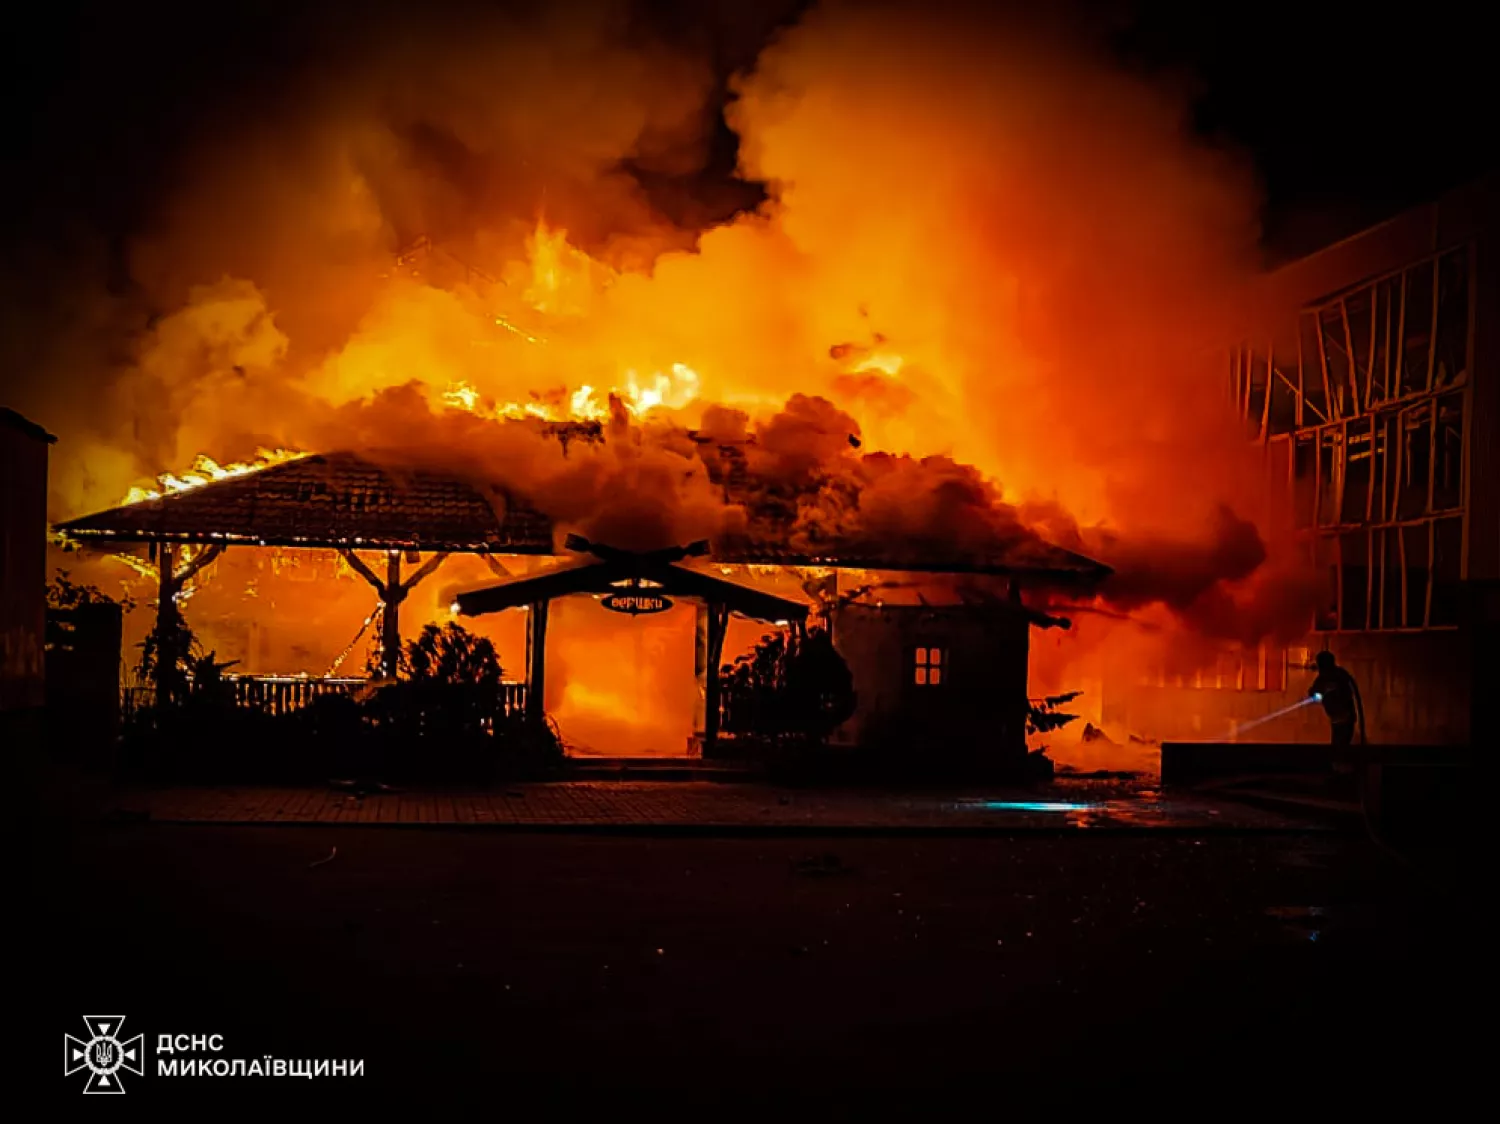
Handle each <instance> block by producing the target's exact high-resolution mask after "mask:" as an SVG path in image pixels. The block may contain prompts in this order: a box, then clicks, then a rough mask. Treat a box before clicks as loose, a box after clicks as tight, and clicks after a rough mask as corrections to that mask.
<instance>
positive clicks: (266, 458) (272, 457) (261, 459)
mask: <svg viewBox="0 0 1500 1124" xmlns="http://www.w3.org/2000/svg"><path fill="white" fill-rule="evenodd" d="M307 455H308V454H307V453H304V452H298V451H295V450H292V449H257V450H256V451H255V459H254V460H251V461H236V462H234V463H232V464H220V463H219V462H218V461H216V460H214V459H213V458H212V457H210V456H209V455H208V454H206V453H199V454H198V455H197V456H196V457H194V458H193V467H192V468H191V469H190V470H189V471H187V472H184V473H183V474H182V475H180V476H179V475H177V474H175V473H171V472H163V473H162V474H161V475H159V476H158V477H157V478H156V482H157V485H158V486H157V487H156V488H142V487H139V486H137V487H134V488H131V489H130V491H129V493H127V495H126V496H125V499H124V500H122V501H121V502H122V503H125V504H133V503H143V502H145V501H147V500H159V499H161V498H162V496H165V495H171V494H173V493H174V492H186V491H190V490H191V489H193V488H201V487H202V486H203V485H205V484H212V483H213V482H214V481H216V480H229V479H232V478H233V477H236V476H249V475H250V474H251V473H254V472H260V471H261V470H262V469H267V468H271V467H272V466H274V465H278V464H285V463H287V462H288V461H294V460H298V459H300V458H302V457H305V456H307Z"/></svg>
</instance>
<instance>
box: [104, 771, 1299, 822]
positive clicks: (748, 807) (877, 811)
mask: <svg viewBox="0 0 1500 1124" xmlns="http://www.w3.org/2000/svg"><path fill="white" fill-rule="evenodd" d="M103 814H104V816H105V818H110V819H116V820H143V821H150V822H154V823H182V824H224V825H251V824H255V825H304V826H313V825H316V826H329V825H338V826H347V825H368V826H391V827H397V826H401V827H413V826H426V827H452V828H460V827H461V828H471V829H472V828H508V829H513V830H550V831H567V830H580V831H583V830H587V831H618V832H643V833H652V832H673V831H690V832H702V833H713V832H727V833H735V832H769V833H775V832H790V833H797V832H835V833H836V832H899V833H934V834H942V833H988V832H997V833H1003V832H1011V831H1064V832H1067V831H1092V832H1119V831H1157V832H1189V833H1194V834H1199V833H1203V832H1220V831H1228V832H1236V831H1238V832H1316V831H1319V830H1323V829H1324V825H1322V824H1321V823H1320V821H1319V820H1317V819H1316V818H1315V817H1311V816H1297V815H1293V814H1289V813H1286V812H1281V811H1271V810H1266V809H1263V808H1258V807H1252V806H1248V805H1244V804H1238V803H1235V802H1234V801H1231V800H1226V799H1216V798H1213V797H1206V796H1195V795H1188V794H1177V793H1171V794H1168V793H1163V792H1162V791H1160V790H1159V789H1158V788H1156V787H1154V786H1153V785H1151V784H1150V783H1146V782H1132V781H1119V780H1108V781H1101V780H1059V781H1057V782H1055V783H1053V784H1050V785H1046V786H1042V787H1039V788H1037V789H1033V790H1013V791H1012V790H999V789H992V790H977V791H976V790H972V789H968V790H963V791H951V792H944V791H926V792H916V793H913V792H909V791H904V792H899V793H897V792H882V791H872V790H858V791H825V790H807V789H797V788H778V787H774V786H770V785H764V784H751V783H732V784H729V783H716V782H696V781H675V782H664V781H658V782H650V781H641V782H636V781H596V782H592V781H567V782H557V783H551V784H524V785H512V786H509V787H506V788H502V789H492V790H488V791H417V792H405V791H376V792H370V793H363V792H353V791H349V790H347V789H345V788H340V787H332V786H330V787H324V788H248V787H202V788H187V787H179V788H164V789H142V790H136V791H126V792H120V793H114V794H112V795H111V797H110V799H109V800H108V801H107V802H106V804H105V806H104V813H103Z"/></svg>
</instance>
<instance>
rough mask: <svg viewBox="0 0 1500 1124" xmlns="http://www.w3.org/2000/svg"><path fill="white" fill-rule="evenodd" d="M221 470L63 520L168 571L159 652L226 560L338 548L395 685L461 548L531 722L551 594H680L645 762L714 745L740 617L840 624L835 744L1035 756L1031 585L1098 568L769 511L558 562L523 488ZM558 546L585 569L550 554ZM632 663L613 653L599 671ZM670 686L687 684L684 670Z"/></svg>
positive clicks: (320, 467) (289, 680)
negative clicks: (655, 543)
mask: <svg viewBox="0 0 1500 1124" xmlns="http://www.w3.org/2000/svg"><path fill="white" fill-rule="evenodd" d="M578 432H579V431H577V430H574V429H568V428H565V429H563V430H560V431H559V430H557V429H551V430H550V431H549V434H548V438H549V439H556V440H559V441H562V440H565V439H568V438H571V437H574V436H576V435H577V433H578ZM582 432H583V435H584V436H585V438H586V439H587V440H588V441H589V443H591V444H598V443H599V442H601V441H602V435H601V433H600V432H599V431H598V430H592V431H591V430H588V429H584V430H583V431H582ZM700 444H705V443H703V442H700ZM751 451H752V452H753V449H752V450H751ZM745 452H746V450H745V448H744V447H743V446H734V445H722V444H715V445H713V446H712V454H713V455H712V456H710V458H709V459H710V462H711V467H710V469H709V476H710V478H711V480H712V481H713V482H714V484H715V485H716V486H718V487H720V488H722V489H723V490H724V493H725V497H726V500H728V499H730V498H732V497H735V496H739V497H740V498H745V497H746V496H748V495H749V494H750V493H752V492H753V491H754V490H755V488H756V487H757V484H756V481H755V478H754V475H753V474H752V473H748V472H747V471H746V470H745V466H744V460H745ZM563 455H566V454H563ZM221 477H222V478H220V479H217V480H205V481H203V482H201V483H196V484H194V485H193V486H188V487H182V488H180V489H179V490H177V491H175V492H170V493H169V494H166V495H155V496H145V497H140V498H138V500H137V502H134V503H129V504H126V505H123V506H120V507H117V508H113V509H110V510H107V511H104V512H100V513H97V514H95V515H91V516H87V517H84V518H81V519H75V520H71V521H69V522H66V523H64V524H61V525H60V526H59V527H58V531H59V532H60V533H61V534H63V535H64V536H66V537H68V538H70V539H72V540H75V541H77V542H80V543H84V544H88V545H90V546H92V547H98V548H107V549H109V550H114V551H119V550H124V549H137V550H140V549H144V551H145V554H146V561H147V563H148V564H149V565H151V566H153V567H154V568H155V570H156V572H157V573H158V574H159V575H160V577H159V579H158V595H157V617H156V623H155V626H154V628H155V636H156V638H157V640H156V642H157V644H158V649H157V650H158V651H161V650H163V649H162V648H161V645H164V644H165V643H167V642H169V639H170V636H171V635H172V625H173V623H174V622H175V621H176V620H177V619H178V618H179V615H180V613H181V612H182V608H181V602H182V600H183V594H184V591H185V590H186V589H187V588H188V586H189V584H190V583H191V582H192V581H193V580H194V579H196V578H197V577H198V576H199V575H200V574H202V573H204V572H205V571H206V569H207V568H208V567H211V566H213V565H214V564H215V563H216V562H217V560H218V559H219V558H220V557H221V556H222V555H224V554H225V553H226V552H230V551H232V552H235V553H239V552H241V551H245V550H260V549H267V550H279V551H283V552H296V551H309V552H317V551H325V552H326V551H334V552H337V554H338V555H339V557H341V558H342V559H343V560H344V561H345V562H346V563H347V565H348V566H349V568H350V569H352V571H353V572H354V573H355V574H357V575H358V576H359V577H361V578H362V579H363V580H364V581H365V582H367V583H368V585H369V586H370V587H371V588H372V589H373V591H374V592H375V594H376V597H377V599H378V608H377V611H375V612H372V613H371V616H370V618H369V619H367V622H366V624H367V625H368V624H369V623H370V622H371V621H376V620H378V623H377V624H376V628H375V635H376V637H377V638H378V640H377V651H378V653H379V661H378V671H377V674H378V675H379V676H382V677H386V678H393V677H394V676H395V675H396V670H397V655H398V651H399V645H400V638H401V621H400V614H401V606H402V604H403V603H404V602H405V601H407V599H408V597H409V596H410V595H411V593H412V592H413V590H414V589H415V588H416V587H417V586H418V585H419V584H420V583H422V582H423V581H424V580H426V579H428V578H430V577H431V576H432V575H433V574H435V573H436V572H437V571H438V570H439V568H440V567H442V566H443V565H444V564H445V562H447V561H448V560H449V559H450V558H452V557H454V556H465V555H466V556H472V557H476V558H478V559H480V560H482V562H483V564H484V565H485V566H486V567H488V568H489V569H491V570H492V571H493V572H494V573H495V574H496V575H497V576H501V577H504V579H505V580H503V581H501V582H500V583H498V584H495V585H491V586H489V587H486V588H481V589H469V590H467V591H463V592H460V593H458V594H457V596H456V598H455V600H454V602H453V604H452V606H451V607H452V610H453V611H454V612H455V613H457V614H458V615H460V616H463V617H478V616H484V615H487V614H491V613H497V612H501V611H504V610H512V609H514V610H519V611H521V612H523V613H524V616H525V621H526V625H525V647H524V651H525V655H524V667H525V677H524V679H523V680H520V681H517V682H516V683H515V684H514V687H513V695H514V699H515V705H516V706H518V707H524V708H525V709H526V710H527V712H528V713H531V714H532V715H534V716H541V715H542V714H544V713H546V712H547V711H548V709H549V706H550V705H551V703H552V700H553V699H555V698H557V695H556V693H555V692H551V691H549V687H548V676H547V668H548V659H547V652H548V631H549V618H550V617H551V613H550V608H551V606H552V604H553V602H554V601H555V600H557V599H559V598H565V597H570V596H574V597H577V596H591V597H593V598H594V599H595V600H597V601H598V602H599V607H600V609H601V610H605V611H607V610H613V611H615V612H617V613H622V614H624V615H627V616H629V617H631V618H632V619H634V618H636V617H645V616H651V615H654V614H656V613H660V612H664V611H666V610H668V609H670V608H671V607H672V605H673V599H674V598H676V599H686V600H690V601H693V602H695V603H696V610H695V612H696V626H695V628H694V630H693V636H694V643H695V652H694V660H693V666H692V669H691V672H692V675H693V678H694V682H695V687H694V690H695V693H696V699H697V704H696V706H695V708H694V714H693V733H692V737H691V738H690V739H686V740H685V743H684V744H682V745H678V746H655V747H653V748H654V750H655V751H656V752H668V753H671V752H678V753H681V752H707V753H712V752H714V749H715V746H716V743H717V740H718V734H719V731H720V726H721V718H722V712H721V701H720V698H719V684H720V674H719V673H720V668H721V665H722V664H723V662H724V659H725V657H726V655H733V654H734V653H733V646H732V645H731V647H730V648H729V649H726V638H727V637H728V636H729V631H730V629H729V625H730V620H731V617H732V616H737V617H738V618H740V619H741V620H743V621H746V622H751V623H752V625H753V626H755V627H756V628H759V629H760V631H762V632H764V631H765V629H766V628H773V629H774V628H790V629H794V630H797V631H798V632H801V630H802V629H803V628H804V627H805V624H806V622H807V621H808V620H809V618H813V619H815V620H817V621H819V622H820V623H821V624H822V625H823V627H825V628H828V629H830V630H831V632H832V635H833V637H834V642H835V644H836V646H837V648H838V650H839V651H840V652H841V653H842V654H843V655H844V657H845V659H846V661H847V662H848V664H849V666H850V668H851V669H852V672H853V677H854V689H855V692H856V697H857V699H858V704H857V707H856V710H855V713H854V715H853V717H852V718H851V720H850V721H849V722H848V723H846V724H845V726H844V727H843V728H842V729H841V730H840V731H839V734H838V737H839V740H842V741H844V742H847V743H850V744H863V743H867V742H869V741H871V740H872V739H874V738H875V737H877V736H881V737H886V738H897V739H900V740H901V741H902V742H903V743H904V744H906V745H908V746H909V747H910V748H911V749H912V750H913V751H920V750H922V749H923V748H931V747H935V746H941V745H943V744H949V745H951V744H954V743H965V744H967V745H969V746H971V747H974V748H977V749H979V750H981V751H982V752H986V753H992V754H993V755H994V756H995V757H997V758H999V759H1010V760H1015V759H1016V758H1018V757H1019V756H1021V755H1023V754H1024V752H1025V745H1026V742H1025V716H1026V709H1027V654H1028V645H1029V639H1028V635H1029V630H1030V629H1031V628H1032V627H1044V628H1052V627H1058V626H1062V627H1066V626H1067V624H1068V622H1067V621H1066V620H1065V619H1062V618H1058V617H1055V616H1051V615H1049V614H1047V613H1045V612H1041V611H1038V610H1035V609H1032V608H1029V607H1027V605H1026V604H1025V603H1024V600H1023V594H1024V591H1025V590H1026V589H1028V588H1030V589H1032V590H1051V589H1058V588H1067V589H1073V590H1075V591H1078V590H1082V591H1088V590H1091V589H1092V588H1093V587H1095V586H1096V585H1097V584H1098V583H1099V582H1100V581H1102V580H1103V579H1104V578H1105V577H1106V576H1107V575H1108V573H1109V571H1108V568H1107V567H1104V566H1102V565H1100V564H1099V563H1096V562H1094V561H1092V560H1091V559H1089V558H1086V557H1083V556H1081V555H1078V554H1076V553H1073V552H1070V551H1066V550H1062V549H1060V548H1057V547H1053V546H1050V545H1048V544H1046V543H1044V542H1041V541H1039V540H1036V539H1034V538H1029V537H1026V538H1019V539H1016V540H1014V541H1012V542H1010V543H1008V544H1006V546H1005V549H1003V550H991V551H990V552H988V553H974V552H968V553H965V552H963V551H962V550H959V549H957V548H955V547H949V548H948V550H947V553H946V554H944V553H942V552H941V551H939V552H938V553H934V552H933V550H932V549H931V548H930V547H924V548H921V549H916V548H914V546H913V544H911V543H906V544H902V543H900V542H894V543H885V544H883V545H882V544H878V543H872V542H869V541H865V542H860V541H857V540H821V541H820V542H819V545H818V546H817V547H816V548H813V547H812V546H811V545H810V544H808V543H806V542H804V543H803V544H802V545H801V546H800V547H798V546H794V545H791V544H792V543H793V542H794V538H793V537H792V536H789V535H788V534H786V533H784V529H783V530H782V531H780V532H778V530H777V528H778V527H779V526H780V525H779V524H778V523H777V522H776V519H775V514H774V512H773V513H771V514H770V515H767V514H765V513H764V511H763V510H762V511H761V514H760V517H759V518H755V519H751V520H749V521H747V522H746V523H745V524H744V526H743V527H742V528H741V529H740V531H739V532H738V533H737V534H734V535H728V536H725V537H724V538H722V539H721V540H720V541H718V542H716V543H713V544H712V545H711V544H710V543H709V542H708V541H706V540H705V541H702V542H699V543H696V544H694V545H692V546H691V547H677V548H672V547H669V548H664V549H656V550H648V551H632V550H624V549H618V548H614V547H611V546H609V545H607V544H599V543H591V542H588V541H587V540H585V539H582V538H580V537H578V536H576V535H572V536H569V538H568V539H567V541H566V542H565V543H563V544H562V547H563V550H561V551H559V550H558V549H557V547H558V545H559V544H558V542H557V533H556V528H555V526H554V523H553V520H552V519H551V518H550V516H549V515H548V514H545V513H544V512H542V511H541V510H539V509H538V507H537V506H536V505H535V504H534V503H533V501H532V499H531V498H529V497H527V496H525V495H524V494H523V493H522V492H521V491H520V490H519V489H517V488H514V487H510V486H505V485H500V484H495V483H488V482H481V481H478V480H476V479H475V478H473V477H471V476H467V475H465V474H463V473H462V472H459V471H456V470H449V471H446V472H445V471H438V470H435V469H433V468H430V467H427V468H416V467H412V466H410V465H398V464H395V463H392V461H391V460H390V459H382V458H375V459H371V458H370V457H369V456H367V455H358V454H353V453H335V454H328V455H315V456H304V457H297V458H293V459H289V460H286V461H285V462H284V463H279V464H273V465H270V466H268V467H263V468H260V469H259V470H258V471H254V472H247V473H231V472H223V473H222V474H221ZM763 507H764V505H762V508H763ZM568 553H571V554H573V555H575V556H580V555H589V554H591V555H593V558H592V560H589V561H583V562H579V561H578V560H577V558H576V557H575V559H574V560H572V561H561V562H559V561H558V559H557V557H556V556H557V555H559V554H564V555H565V554H568ZM538 561H540V562H541V565H536V563H537V562H538ZM403 565H405V566H407V567H409V569H407V570H405V571H403ZM515 571H521V572H520V573H516V572H515ZM361 632H363V629H362V630H361ZM356 639H358V637H356ZM629 658H630V657H629V655H628V654H625V653H616V654H614V655H613V657H612V659H611V661H610V662H620V661H622V660H624V661H628V660H629ZM174 666H175V660H168V661H165V662H164V661H161V660H158V663H157V665H156V667H157V671H158V677H157V682H156V684H155V685H154V686H155V688H156V690H157V691H158V692H161V691H164V690H170V689H171V685H170V684H169V683H168V682H167V679H166V676H167V675H168V674H169V673H170V669H171V668H172V667H174ZM287 670H290V669H287ZM680 674H681V676H682V677H683V678H684V679H686V677H687V676H688V675H689V668H688V667H687V666H684V667H682V668H681V669H680ZM574 678H575V679H578V680H581V681H582V683H583V684H584V686H585V688H586V687H587V685H588V669H582V670H575V672H574ZM234 679H235V683H236V689H237V691H238V693H239V696H240V698H241V701H242V702H243V703H245V704H247V705H270V706H272V707H274V708H277V709H285V708H287V707H293V706H297V705H302V704H305V703H306V702H307V701H309V700H310V699H312V698H314V697H316V696H317V695H319V694H323V693H327V692H330V691H333V692H341V691H350V690H352V689H354V688H355V687H356V686H357V685H358V684H359V682H360V681H359V680H358V679H357V678H355V677H349V676H346V677H343V678H337V677H334V676H329V675H325V676H308V675H305V674H303V675H287V674H281V675H271V676H266V675H258V676H257V675H251V676H236V677H234ZM647 705H650V702H648V703H647ZM606 752H607V749H606Z"/></svg>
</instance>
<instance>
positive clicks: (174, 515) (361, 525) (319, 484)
mask: <svg viewBox="0 0 1500 1124" xmlns="http://www.w3.org/2000/svg"><path fill="white" fill-rule="evenodd" d="M741 479H743V478H741ZM735 490H736V489H735V488H730V489H729V491H730V492H731V494H732V493H733V492H734V491H735ZM57 531H58V532H59V533H60V534H62V535H64V536H66V537H68V538H72V539H75V540H78V541H81V542H88V541H90V540H93V541H100V542H161V541H167V542H186V543H246V544H251V545H265V546H292V547H298V546H300V547H324V548H327V547H354V548H363V549H370V550H419V551H437V552H449V553H491V554H552V553H554V552H555V548H554V540H555V534H554V528H553V523H552V520H551V519H549V518H548V517H547V516H546V515H545V514H543V513H541V512H539V511H537V510H536V509H535V508H534V507H533V506H531V505H530V504H529V503H527V501H526V500H525V499H524V498H522V497H520V496H518V495H516V494H515V493H513V492H511V491H510V490H509V489H507V488H505V487H504V486H501V485H488V486H485V485H480V484H476V483H475V482H473V481H472V480H470V479H468V478H465V477H463V476H460V475H456V474H452V473H446V472H442V471H439V470H437V469H431V468H410V469H407V468H393V467H390V466H387V465H384V464H378V463H376V462H375V461H373V460H371V459H369V458H367V457H364V456H361V455H359V454H356V453H349V452H342V453H329V454H323V455H311V456H304V457H301V458H298V459H296V460H292V461H288V462H285V463H282V464H276V465H272V466H270V467H268V468H264V469H261V470H259V471H257V472H251V473H247V474H243V475H236V476H231V477H226V478H224V479H221V480H215V481H212V482H209V483H204V484H199V485H197V486H196V487H192V488H188V489H185V490H183V491H177V492H171V493H168V494H167V495H164V496H160V497H157V498H153V499H148V500H143V501H141V502H137V503H128V504H125V505H123V506H120V507H115V508H111V509H109V510H108V511H102V512H99V513H97V514H94V515H88V516H84V517H83V518H80V519H74V520H70V521H69V522H66V523H62V524H59V525H58V527H57ZM714 558H715V560H716V561H719V562H728V563H759V564H766V565H783V566H823V567H854V568H859V569H870V570H882V569H883V570H909V571H926V572H942V573H967V574H999V575H1012V576H1020V575H1026V576H1031V577H1039V578H1045V579H1047V580H1049V581H1054V582H1061V583H1067V584H1081V585H1094V584H1097V583H1098V582H1100V581H1102V580H1103V579H1104V578H1105V577H1107V576H1108V575H1109V573H1110V570H1109V568H1108V567H1106V566H1104V565H1102V564H1100V563H1098V562H1095V561H1094V560H1092V559H1090V558H1086V557H1084V556H1083V555H1080V554H1076V553H1074V552H1072V551H1069V550H1063V549H1062V548H1060V547H1055V546H1051V545H1049V544H1047V543H1044V542H1040V541H1037V540H1034V539H1028V540H1018V541H1016V542H1015V543H1012V544H1009V545H1007V546H1005V547H1004V548H995V549H990V550H986V551H982V552H976V551H970V550H962V549H958V548H954V549H951V550H946V551H937V550H934V548H932V547H931V546H930V545H928V546H925V547H919V546H918V545H916V544H900V543H897V542H893V541H883V542H874V541H859V542H854V541H844V540H840V539H836V538H830V539H827V540H825V541H823V542H820V543H818V544H817V546H816V549H808V547H807V545H806V544H805V543H803V544H799V545H798V546H795V547H793V546H789V545H787V542H786V540H785V538H784V537H783V536H781V535H780V534H778V527H777V526H776V524H775V523H774V522H767V521H766V520H757V521H755V522H752V524H751V526H750V530H749V532H748V533H744V534H736V535H731V536H726V537H724V538H723V539H722V540H721V541H719V542H717V543H716V544H715V547H714Z"/></svg>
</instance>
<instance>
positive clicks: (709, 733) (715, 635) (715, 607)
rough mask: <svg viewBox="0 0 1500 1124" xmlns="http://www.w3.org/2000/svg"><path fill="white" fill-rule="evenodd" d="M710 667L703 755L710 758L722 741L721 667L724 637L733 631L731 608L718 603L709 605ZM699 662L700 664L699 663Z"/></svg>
mask: <svg viewBox="0 0 1500 1124" xmlns="http://www.w3.org/2000/svg"><path fill="white" fill-rule="evenodd" d="M707 616H708V622H707V636H706V637H705V639H706V641H707V643H706V644H705V648H706V651H705V652H704V656H705V657H706V666H705V668H704V677H703V752H704V755H705V756H707V755H708V754H709V753H710V752H712V750H713V746H714V743H715V742H716V741H717V740H718V738H719V665H720V664H721V663H722V662H723V658H724V633H725V632H726V631H727V629H728V627H729V608H728V606H725V605H720V604H718V603H717V602H711V603H710V604H709V605H708V613H707ZM695 662H696V661H695Z"/></svg>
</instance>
